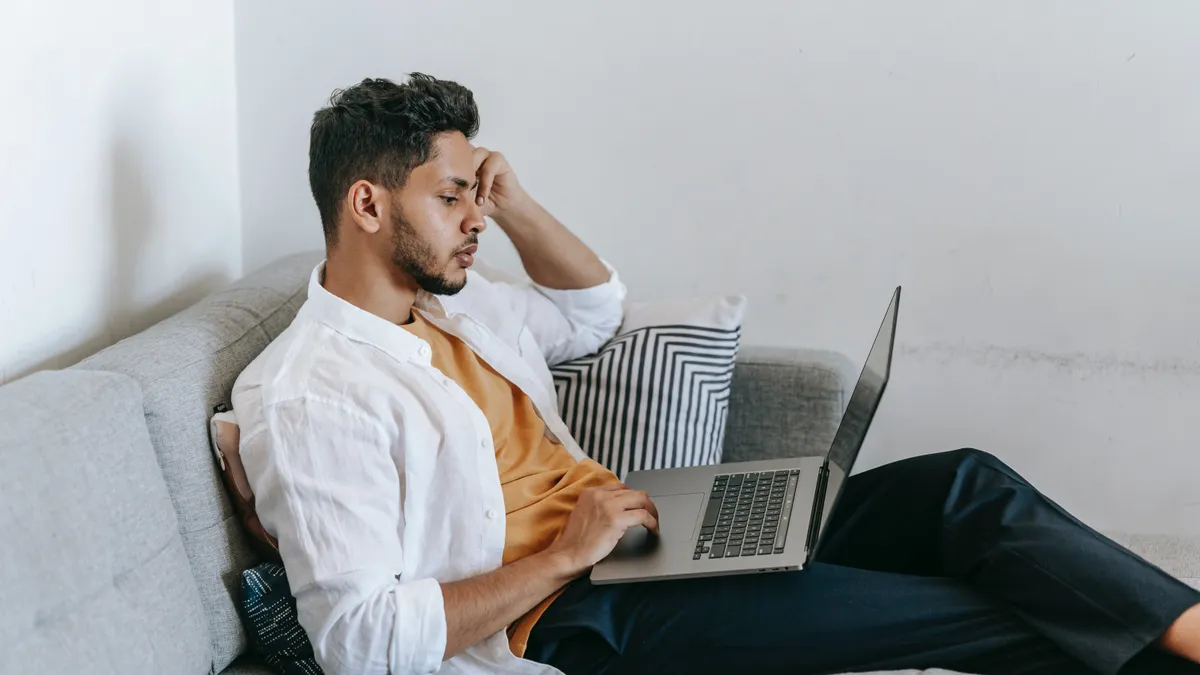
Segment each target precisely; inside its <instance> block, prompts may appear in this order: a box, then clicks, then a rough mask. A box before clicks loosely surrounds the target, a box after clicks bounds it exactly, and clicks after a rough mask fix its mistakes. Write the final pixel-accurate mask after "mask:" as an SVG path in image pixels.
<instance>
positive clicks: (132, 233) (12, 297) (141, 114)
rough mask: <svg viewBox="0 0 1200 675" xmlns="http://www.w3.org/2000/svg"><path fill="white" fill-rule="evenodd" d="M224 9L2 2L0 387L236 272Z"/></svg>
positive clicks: (195, 3)
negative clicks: (1, 384) (0, 324)
mask: <svg viewBox="0 0 1200 675" xmlns="http://www.w3.org/2000/svg"><path fill="white" fill-rule="evenodd" d="M233 47H234V40H233V3H232V0H225V1H223V2H211V1H209V0H186V1H178V0H176V1H174V2H153V1H149V0H146V1H140V0H110V1H108V2H99V3H98V2H84V1H82V0H74V1H72V0H54V1H46V0H41V1H39V2H0V92H3V104H0V204H3V215H2V216H0V252H2V255H3V263H2V264H0V322H2V328H0V382H4V381H6V380H11V379H15V378H17V377H19V376H21V375H24V374H26V373H28V372H31V371H33V370H37V369H40V368H47V367H61V366H65V365H69V364H70V363H73V362H74V361H77V360H78V359H79V358H82V357H83V356H86V355H88V354H91V353H92V352H95V351H97V350H98V349H100V348H102V347H105V346H107V345H109V344H111V343H112V342H115V341H116V340H119V339H121V338H123V337H125V336H127V335H130V334H132V333H135V332H137V331H139V330H141V329H143V328H145V327H147V326H149V325H150V324H152V323H154V322H155V321H157V320H159V319H162V318H164V317H166V316H168V315H170V314H172V313H174V312H176V311H178V310H179V309H182V308H183V307H185V306H187V305H188V304H190V303H191V302H193V301H194V300H196V299H198V298H199V297H201V296H202V295H204V294H205V293H207V292H208V291H210V290H212V289H214V288H215V287H217V286H219V285H221V284H223V283H225V282H227V281H229V280H231V279H234V278H236V277H237V276H238V275H239V274H240V272H241V236H240V229H241V225H240V220H239V212H238V193H237V190H238V183H237V135H236V127H235V124H236V101H235V91H236V89H235V80H234V70H233V58H234V52H233Z"/></svg>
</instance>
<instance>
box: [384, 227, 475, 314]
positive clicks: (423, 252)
mask: <svg viewBox="0 0 1200 675" xmlns="http://www.w3.org/2000/svg"><path fill="white" fill-rule="evenodd" d="M473 243H476V237H475V235H474V234H472V235H471V237H470V239H469V240H468V241H467V242H466V243H465V244H463V246H464V247H466V246H468V245H470V244H473ZM452 258H453V255H452V256H451V258H450V259H447V260H439V259H438V255H437V254H436V253H435V252H434V250H433V248H432V247H431V246H430V245H429V244H428V242H426V241H424V240H422V239H421V238H420V237H419V236H418V235H417V233H416V232H415V231H414V230H413V228H412V225H411V224H409V222H408V221H407V220H405V219H404V214H403V213H401V212H400V211H399V210H397V211H396V213H395V215H394V216H393V217H392V262H393V263H395V265H396V267H399V268H400V269H402V270H404V273H405V274H407V275H408V276H409V277H411V278H412V279H413V281H415V282H416V283H417V286H418V287H420V289H421V290H423V291H425V292H426V293H432V294H433V295H454V294H455V293H458V292H459V291H461V290H462V289H463V287H464V286H466V285H467V279H466V275H463V278H462V279H461V280H453V279H449V278H447V277H446V268H447V267H448V266H449V264H450V260H451V259H452Z"/></svg>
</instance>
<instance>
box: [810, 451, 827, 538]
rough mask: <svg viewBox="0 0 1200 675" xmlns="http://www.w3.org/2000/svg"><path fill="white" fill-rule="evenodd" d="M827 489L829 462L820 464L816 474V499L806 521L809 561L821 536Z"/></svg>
mask: <svg viewBox="0 0 1200 675" xmlns="http://www.w3.org/2000/svg"><path fill="white" fill-rule="evenodd" d="M828 487H829V460H828V459H827V460H825V462H824V463H822V464H821V472H820V473H819V474H817V497H816V499H815V500H813V508H812V518H811V519H809V521H808V538H807V540H806V541H805V542H804V544H805V547H806V548H807V550H808V558H809V559H810V560H811V559H812V555H813V549H814V548H816V546H817V537H818V536H819V535H820V534H821V519H822V518H823V517H824V515H825V490H826V489H827V488H828Z"/></svg>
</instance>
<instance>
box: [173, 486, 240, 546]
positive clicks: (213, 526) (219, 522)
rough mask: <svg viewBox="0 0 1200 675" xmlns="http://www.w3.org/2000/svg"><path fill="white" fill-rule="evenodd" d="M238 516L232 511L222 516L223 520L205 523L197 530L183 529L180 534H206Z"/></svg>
mask: <svg viewBox="0 0 1200 675" xmlns="http://www.w3.org/2000/svg"><path fill="white" fill-rule="evenodd" d="M222 489H224V488H222ZM237 517H238V515H237V513H231V514H230V515H228V516H226V517H224V518H222V519H221V520H219V521H218V522H215V523H213V524H211V525H205V526H204V527H201V528H199V529H196V530H188V531H187V532H182V531H181V532H180V534H181V535H183V536H185V537H187V536H191V535H194V534H195V535H200V534H204V533H205V532H208V531H209V530H212V529H216V528H218V527H221V526H222V525H224V524H225V523H228V522H229V521H231V520H236V519H237Z"/></svg>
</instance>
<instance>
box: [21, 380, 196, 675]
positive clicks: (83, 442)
mask: <svg viewBox="0 0 1200 675" xmlns="http://www.w3.org/2000/svg"><path fill="white" fill-rule="evenodd" d="M0 496H2V498H3V501H2V502H0V541H3V546H2V547H0V605H2V607H3V611H0V645H3V649H0V673H71V674H72V675H89V674H92V673H95V674H97V675H99V674H104V675H108V674H110V673H113V674H116V673H121V674H124V673H173V674H179V675H200V674H202V673H207V672H209V667H210V661H211V653H210V642H209V633H208V626H207V624H206V623H205V620H204V610H203V608H202V606H201V604H200V595H199V593H198V592H197V590H196V584H195V581H194V580H193V578H192V573H191V568H190V567H189V565H188V559H187V556H186V555H185V553H184V549H183V541H182V540H181V539H180V536H179V525H178V522H177V521H176V518H175V511H174V510H173V509H172V508H171V500H170V498H169V497H168V496H167V487H166V485H164V483H163V478H162V471H161V470H160V469H159V466H158V463H157V462H156V461H155V456H154V449H153V448H152V447H151V445H150V439H149V437H148V436H147V434H146V427H145V424H144V423H143V421H142V401H141V395H140V394H139V392H138V386H137V383H135V382H134V381H132V380H130V379H129V378H127V377H122V376H120V375H114V374H111V373H83V372H51V373H39V374H37V375H33V376H31V377H28V378H26V379H24V380H21V381H18V382H15V383H13V384H10V385H8V386H5V387H0Z"/></svg>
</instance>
